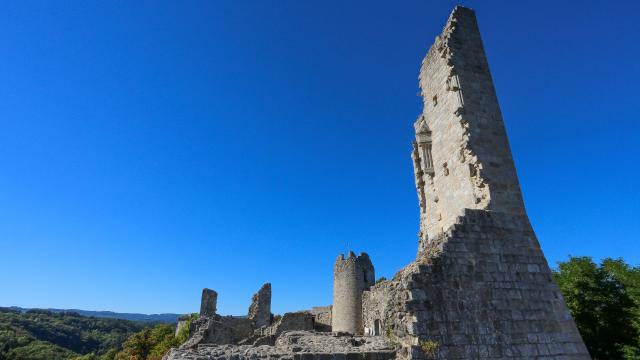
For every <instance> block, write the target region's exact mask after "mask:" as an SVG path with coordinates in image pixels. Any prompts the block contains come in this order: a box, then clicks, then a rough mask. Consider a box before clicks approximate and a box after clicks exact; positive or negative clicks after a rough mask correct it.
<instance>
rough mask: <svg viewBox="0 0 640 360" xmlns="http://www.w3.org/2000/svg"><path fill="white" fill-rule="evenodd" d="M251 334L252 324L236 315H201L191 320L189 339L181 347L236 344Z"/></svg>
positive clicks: (191, 347)
mask: <svg viewBox="0 0 640 360" xmlns="http://www.w3.org/2000/svg"><path fill="white" fill-rule="evenodd" d="M252 335H253V324H252V322H251V320H249V319H247V318H241V317H236V316H220V315H215V316H209V317H205V316H201V317H200V318H199V319H197V320H195V321H193V322H191V328H190V331H189V340H187V342H186V343H184V344H183V345H182V346H181V348H184V349H193V348H196V347H198V346H199V345H202V344H237V343H238V342H240V341H241V340H243V339H246V338H248V337H250V336H252Z"/></svg>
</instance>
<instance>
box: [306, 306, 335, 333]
mask: <svg viewBox="0 0 640 360" xmlns="http://www.w3.org/2000/svg"><path fill="white" fill-rule="evenodd" d="M309 312H310V313H311V315H313V329H314V330H315V331H323V332H325V331H331V305H329V306H314V307H313V308H311V310H309Z"/></svg>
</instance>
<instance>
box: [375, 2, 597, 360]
mask: <svg viewBox="0 0 640 360" xmlns="http://www.w3.org/2000/svg"><path fill="white" fill-rule="evenodd" d="M420 87H421V89H422V95H423V97H424V111H423V113H422V114H421V115H420V116H419V117H418V120H417V121H416V123H415V124H414V127H415V131H416V141H415V142H414V144H413V147H414V149H413V153H412V158H413V163H414V169H415V174H416V187H417V190H418V200H419V203H420V239H419V247H418V257H417V259H416V261H415V262H412V263H411V264H409V265H407V266H406V267H405V268H403V269H402V270H400V271H399V272H398V273H397V274H396V275H395V276H394V278H393V279H392V280H390V281H384V282H380V283H378V284H376V285H375V286H373V287H371V288H370V289H369V291H366V292H365V293H364V295H363V296H364V298H363V319H364V327H365V328H367V329H374V333H375V332H376V329H380V330H379V331H380V332H381V333H382V335H384V336H386V337H388V338H389V339H390V340H391V341H393V342H395V343H397V344H398V345H399V346H400V350H399V351H398V358H399V359H505V358H516V359H589V358H590V357H589V354H588V352H587V350H586V347H585V346H584V343H583V342H582V339H581V337H580V334H579V332H578V330H577V328H576V326H575V323H574V321H573V319H572V318H571V314H570V313H569V311H568V309H567V307H566V304H565V303H564V300H563V298H562V295H561V294H560V292H559V290H558V287H557V286H556V284H555V283H554V281H553V278H552V276H551V275H552V274H551V271H550V269H549V266H548V264H547V262H546V260H545V258H544V255H543V253H542V250H541V249H540V245H539V243H538V240H537V239H536V236H535V234H534V232H533V229H532V228H531V225H530V223H529V219H528V218H527V215H526V213H525V209H524V204H523V200H522V195H521V193H520V187H519V184H518V178H517V175H516V171H515V167H514V164H513V159H512V157H511V151H510V149H509V143H508V141H507V136H506V133H505V128H504V124H503V120H502V115H501V114H500V109H499V106H498V102H497V98H496V94H495V89H494V87H493V83H492V80H491V75H490V73H489V67H488V65H487V60H486V58H485V55H484V50H483V47H482V41H481V39H480V33H479V30H478V26H477V23H476V18H475V14H474V13H473V11H472V10H470V9H467V8H464V7H456V8H455V9H454V11H453V13H452V14H451V16H450V17H449V20H448V22H447V24H446V26H445V28H444V30H443V33H442V34H441V35H439V36H438V37H437V38H436V40H435V43H434V44H433V46H432V47H431V48H430V50H429V52H428V54H427V57H426V58H425V60H424V61H423V65H422V68H421V71H420Z"/></svg>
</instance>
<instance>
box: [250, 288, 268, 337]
mask: <svg viewBox="0 0 640 360" xmlns="http://www.w3.org/2000/svg"><path fill="white" fill-rule="evenodd" d="M272 316H273V315H272V314H271V283H265V284H264V285H262V287H261V288H260V290H258V292H257V293H255V294H253V296H252V297H251V305H250V306H249V311H248V313H247V318H248V319H249V320H251V321H252V322H253V326H254V327H256V328H260V327H263V326H269V325H271V318H272Z"/></svg>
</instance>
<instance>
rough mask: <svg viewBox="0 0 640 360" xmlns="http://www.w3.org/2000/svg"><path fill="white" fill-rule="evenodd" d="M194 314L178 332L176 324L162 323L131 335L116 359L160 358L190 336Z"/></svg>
mask: <svg viewBox="0 0 640 360" xmlns="http://www.w3.org/2000/svg"><path fill="white" fill-rule="evenodd" d="M195 318H196V314H192V315H191V316H190V317H189V319H188V320H187V321H186V323H185V325H184V326H183V327H182V328H181V329H180V330H179V331H178V333H177V334H176V331H175V326H171V325H167V324H160V325H156V326H155V327H153V328H149V329H144V330H142V331H140V332H139V333H137V334H134V335H132V336H130V337H129V338H128V339H127V341H125V343H124V344H123V345H122V351H120V352H119V353H118V354H116V356H115V360H160V359H162V357H163V356H164V355H165V354H166V353H167V351H169V349H171V348H172V347H178V346H180V345H181V344H182V343H184V342H185V341H187V339H188V337H189V325H190V323H191V321H192V320H193V319H195Z"/></svg>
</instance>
